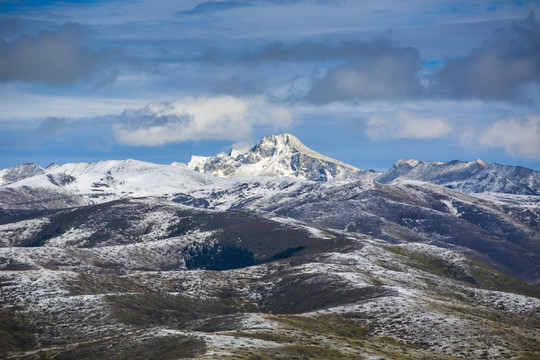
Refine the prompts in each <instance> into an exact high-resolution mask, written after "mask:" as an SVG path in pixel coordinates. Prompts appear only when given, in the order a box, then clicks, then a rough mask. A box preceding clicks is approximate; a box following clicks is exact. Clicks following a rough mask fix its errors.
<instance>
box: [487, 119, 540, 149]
mask: <svg viewBox="0 0 540 360" xmlns="http://www.w3.org/2000/svg"><path fill="white" fill-rule="evenodd" d="M478 143H479V144H480V145H482V146H486V147H494V148H502V149H504V150H505V151H506V152H507V153H508V154H509V155H511V156H522V157H526V158H530V159H540V115H528V116H524V117H521V118H514V117H510V118H506V119H503V120H499V121H496V122H494V123H493V124H492V125H490V126H489V127H487V128H486V129H485V130H483V131H482V132H481V133H480V136H479V138H478Z"/></svg>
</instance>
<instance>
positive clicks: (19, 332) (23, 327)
mask: <svg viewBox="0 0 540 360" xmlns="http://www.w3.org/2000/svg"><path fill="white" fill-rule="evenodd" d="M37 331H38V329H36V328H34V327H33V326H31V325H29V324H26V323H24V322H23V321H21V320H20V319H18V318H17V316H16V312H15V311H14V310H13V309H11V308H7V307H0V358H2V357H4V356H6V355H7V354H8V353H10V352H17V351H25V350H31V349H33V348H34V347H35V346H36V337H35V333H36V332H37Z"/></svg>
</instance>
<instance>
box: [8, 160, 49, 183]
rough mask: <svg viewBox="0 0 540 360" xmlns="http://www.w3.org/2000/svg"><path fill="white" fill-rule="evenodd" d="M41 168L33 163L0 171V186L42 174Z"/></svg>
mask: <svg viewBox="0 0 540 360" xmlns="http://www.w3.org/2000/svg"><path fill="white" fill-rule="evenodd" d="M43 173H44V170H43V168H42V167H41V166H38V165H36V164H34V163H26V164H21V165H17V166H14V167H12V168H8V169H2V170H0V186H1V185H6V184H11V183H13V182H16V181H19V180H22V179H26V178H28V177H32V176H36V175H40V174H43Z"/></svg>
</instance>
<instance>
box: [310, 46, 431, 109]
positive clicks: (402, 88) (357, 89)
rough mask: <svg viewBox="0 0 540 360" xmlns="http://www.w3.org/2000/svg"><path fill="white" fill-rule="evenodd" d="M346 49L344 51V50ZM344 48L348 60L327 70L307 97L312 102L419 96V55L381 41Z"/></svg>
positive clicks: (412, 50) (406, 48)
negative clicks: (352, 49) (348, 57)
mask: <svg viewBox="0 0 540 360" xmlns="http://www.w3.org/2000/svg"><path fill="white" fill-rule="evenodd" d="M345 50H347V51H345ZM350 50H351V49H344V50H343V51H344V55H345V54H347V55H349V56H350V57H351V60H350V61H348V62H347V63H345V64H342V65H338V66H335V67H333V68H330V69H329V70H328V72H327V73H326V75H325V76H323V77H322V79H320V80H318V81H316V82H315V84H314V86H313V87H312V88H311V90H310V91H309V93H308V94H307V100H308V101H310V102H312V103H318V104H324V103H329V102H333V101H347V100H373V99H383V100H385V99H409V98H413V97H416V96H419V95H420V94H421V86H420V83H419V80H418V71H419V70H420V67H421V59H420V53H419V52H418V50H417V49H415V48H412V47H400V46H396V45H394V44H392V43H391V42H389V41H385V40H381V41H376V42H370V43H364V44H362V45H361V46H357V47H355V48H354V50H355V51H354V52H353V53H351V54H348V53H349V51H350Z"/></svg>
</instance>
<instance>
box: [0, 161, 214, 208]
mask: <svg viewBox="0 0 540 360" xmlns="http://www.w3.org/2000/svg"><path fill="white" fill-rule="evenodd" d="M218 180H219V179H217V178H214V177H212V176H209V175H206V174H201V173H198V172H196V171H193V170H190V169H187V168H186V167H185V166H180V165H159V164H154V163H149V162H143V161H137V160H131V159H128V160H106V161H98V162H92V163H86V162H82V163H68V164H64V165H60V166H58V165H55V166H49V167H47V169H45V170H43V172H42V173H40V174H37V175H35V176H30V177H25V178H23V179H22V180H19V181H15V182H11V183H9V184H7V185H5V186H2V191H3V193H6V194H11V195H12V196H13V197H15V198H16V199H17V200H21V196H20V194H22V193H25V196H23V197H22V199H28V201H31V197H32V194H33V195H35V196H36V197H37V198H40V197H41V196H40V194H41V193H44V192H47V193H51V192H57V193H59V194H62V196H63V197H66V196H68V195H69V194H72V195H73V196H77V197H80V196H81V195H84V196H85V197H86V198H88V199H91V201H88V202H102V201H108V200H112V199H116V198H125V197H140V196H165V195H167V194H170V195H172V194H174V193H177V192H183V191H186V189H190V188H194V187H200V186H203V185H208V184H210V183H212V182H214V181H218ZM31 190H34V191H31ZM3 198H4V199H5V198H7V195H6V196H5V197H3ZM83 203H84V202H83ZM3 205H5V204H3Z"/></svg>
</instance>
